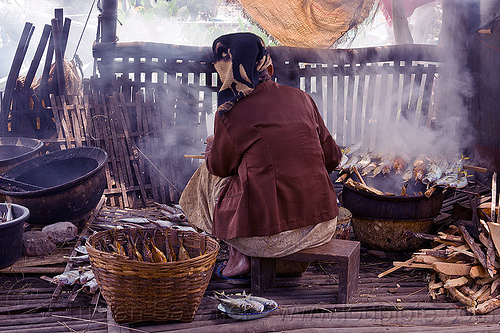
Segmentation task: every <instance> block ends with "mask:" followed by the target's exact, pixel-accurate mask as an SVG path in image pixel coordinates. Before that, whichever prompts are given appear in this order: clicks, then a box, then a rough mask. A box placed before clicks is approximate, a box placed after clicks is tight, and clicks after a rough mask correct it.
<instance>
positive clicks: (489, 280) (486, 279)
mask: <svg viewBox="0 0 500 333" xmlns="http://www.w3.org/2000/svg"><path fill="white" fill-rule="evenodd" d="M499 277H500V274H495V276H494V277H491V276H489V275H488V274H486V277H484V278H482V279H479V280H477V284H478V285H480V286H484V285H485V284H489V283H492V282H493V281H495V280H496V279H498V278H499Z"/></svg>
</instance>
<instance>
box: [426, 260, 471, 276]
mask: <svg viewBox="0 0 500 333" xmlns="http://www.w3.org/2000/svg"><path fill="white" fill-rule="evenodd" d="M432 268H433V269H434V270H435V271H436V272H438V273H441V274H446V275H449V276H463V275H469V272H470V269H471V265H467V264H457V263H449V262H435V263H433V264H432Z"/></svg>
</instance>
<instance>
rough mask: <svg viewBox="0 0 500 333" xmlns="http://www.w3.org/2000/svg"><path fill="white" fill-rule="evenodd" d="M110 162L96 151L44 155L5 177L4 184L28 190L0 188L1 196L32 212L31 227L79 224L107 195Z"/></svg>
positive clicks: (71, 151) (67, 151)
mask: <svg viewBox="0 0 500 333" xmlns="http://www.w3.org/2000/svg"><path fill="white" fill-rule="evenodd" d="M107 158H108V155H107V153H106V152H105V151H104V150H102V149H99V148H94V147H79V148H71V149H65V150H60V151H55V152H52V153H49V154H45V155H43V156H39V157H36V158H33V159H31V160H29V161H26V162H23V163H21V164H19V165H17V166H15V167H13V168H12V169H10V170H9V171H7V172H6V173H4V174H3V175H2V178H3V179H4V180H8V179H12V180H13V181H15V182H20V183H25V184H28V185H29V186H27V187H24V189H23V188H22V187H21V188H18V187H15V186H14V187H11V188H8V189H5V188H3V189H2V188H0V193H1V194H4V195H5V196H6V197H7V199H8V200H11V201H12V202H13V203H16V204H19V205H22V206H24V207H27V208H28V209H29V211H30V217H29V219H28V220H27V222H29V223H32V224H42V225H47V224H51V223H55V222H60V221H72V222H79V221H81V220H82V219H83V218H84V217H85V215H86V214H87V213H89V212H90V211H91V210H92V209H94V208H95V206H96V205H97V204H98V202H99V200H100V198H101V196H102V194H103V192H104V188H105V187H106V175H105V170H104V165H105V163H106V161H107Z"/></svg>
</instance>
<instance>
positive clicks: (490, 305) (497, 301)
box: [467, 298, 500, 315]
mask: <svg viewBox="0 0 500 333" xmlns="http://www.w3.org/2000/svg"><path fill="white" fill-rule="evenodd" d="M498 307H500V298H492V299H489V300H487V301H484V302H483V303H481V304H479V305H477V306H474V307H469V308H467V311H468V312H469V313H471V314H474V315H482V314H487V313H488V312H491V311H493V310H495V309H497V308H498Z"/></svg>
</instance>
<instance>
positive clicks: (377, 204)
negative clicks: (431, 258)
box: [342, 184, 444, 251]
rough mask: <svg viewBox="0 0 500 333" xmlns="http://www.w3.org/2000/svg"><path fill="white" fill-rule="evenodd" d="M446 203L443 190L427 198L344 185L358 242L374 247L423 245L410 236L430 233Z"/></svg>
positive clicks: (389, 248) (406, 248) (398, 248)
mask: <svg viewBox="0 0 500 333" xmlns="http://www.w3.org/2000/svg"><path fill="white" fill-rule="evenodd" d="M443 200H444V193H443V190H442V189H437V190H436V191H435V192H434V193H433V194H432V195H431V196H430V197H429V198H427V197H426V196H425V195H412V196H394V195H377V194H373V193H368V192H365V191H362V190H358V189H355V188H353V187H351V186H349V185H347V184H344V187H343V189H342V202H343V205H344V207H346V208H347V209H349V211H351V213H352V215H353V216H352V228H353V231H354V235H355V237H356V239H358V240H359V241H360V242H361V243H362V244H364V245H365V246H368V247H370V248H377V249H381V250H386V251H410V250H414V249H417V248H418V247H420V246H421V245H422V244H423V242H424V241H423V240H422V239H418V238H415V237H413V236H411V235H409V234H408V233H407V231H410V232H414V233H428V232H429V231H430V230H431V227H432V224H433V220H434V218H435V217H436V216H438V215H439V211H440V210H441V206H442V204H443Z"/></svg>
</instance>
